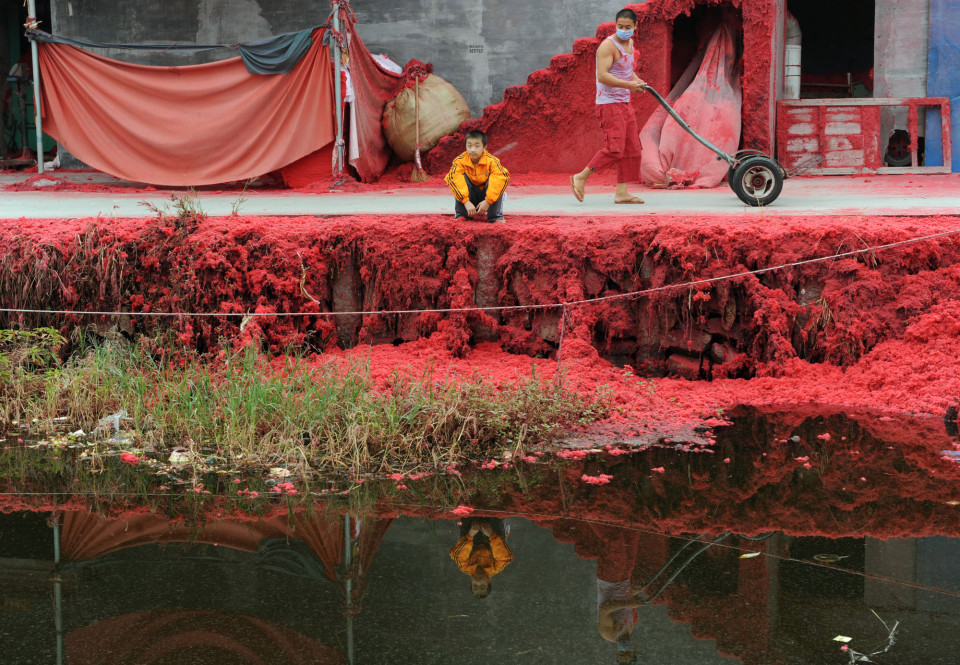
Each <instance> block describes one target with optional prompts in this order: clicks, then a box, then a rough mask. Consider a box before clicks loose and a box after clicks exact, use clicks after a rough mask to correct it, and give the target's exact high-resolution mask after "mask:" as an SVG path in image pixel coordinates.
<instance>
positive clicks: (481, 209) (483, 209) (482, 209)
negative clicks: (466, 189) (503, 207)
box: [477, 199, 490, 215]
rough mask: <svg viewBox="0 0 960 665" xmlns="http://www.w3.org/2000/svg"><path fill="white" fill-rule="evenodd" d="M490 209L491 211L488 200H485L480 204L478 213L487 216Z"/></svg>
mask: <svg viewBox="0 0 960 665" xmlns="http://www.w3.org/2000/svg"><path fill="white" fill-rule="evenodd" d="M489 209H490V204H489V203H487V200H486V199H484V200H483V201H481V202H480V205H478V206H477V213H478V214H481V215H482V214H485V213H486V212H487V210H489Z"/></svg>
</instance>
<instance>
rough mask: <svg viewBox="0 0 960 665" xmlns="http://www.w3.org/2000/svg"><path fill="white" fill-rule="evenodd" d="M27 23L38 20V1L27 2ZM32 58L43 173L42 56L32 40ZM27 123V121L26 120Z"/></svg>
mask: <svg viewBox="0 0 960 665" xmlns="http://www.w3.org/2000/svg"><path fill="white" fill-rule="evenodd" d="M27 14H29V16H27V21H28V22H29V21H30V19H33V20H36V18H37V2H36V0H27ZM30 58H31V60H32V61H33V113H34V123H33V124H34V128H35V129H36V132H37V173H43V121H42V120H41V119H40V55H39V53H38V51H37V40H35V39H31V40H30ZM24 122H26V119H24Z"/></svg>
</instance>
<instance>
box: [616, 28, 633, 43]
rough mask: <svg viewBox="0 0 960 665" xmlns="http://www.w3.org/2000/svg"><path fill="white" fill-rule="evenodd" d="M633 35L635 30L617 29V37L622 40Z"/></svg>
mask: <svg viewBox="0 0 960 665" xmlns="http://www.w3.org/2000/svg"><path fill="white" fill-rule="evenodd" d="M631 37H633V30H617V39H619V40H620V41H622V42H625V41H627V40H628V39H630V38H631Z"/></svg>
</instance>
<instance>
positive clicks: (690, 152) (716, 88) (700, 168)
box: [640, 25, 741, 187]
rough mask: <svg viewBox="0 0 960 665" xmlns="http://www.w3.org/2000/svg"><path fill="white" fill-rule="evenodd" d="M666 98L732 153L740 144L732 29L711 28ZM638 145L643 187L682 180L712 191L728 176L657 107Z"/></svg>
mask: <svg viewBox="0 0 960 665" xmlns="http://www.w3.org/2000/svg"><path fill="white" fill-rule="evenodd" d="M666 99H667V101H668V102H669V103H670V105H671V106H673V108H674V109H675V110H676V111H677V113H678V114H679V115H680V117H681V118H683V119H684V120H685V121H686V122H687V124H688V125H690V127H691V128H692V129H693V130H694V131H695V132H697V133H698V134H699V135H700V136H702V137H704V138H705V139H707V140H708V141H710V142H711V143H713V144H714V145H715V146H717V147H718V148H720V149H721V150H723V151H724V152H727V153H733V152H736V150H737V147H738V146H739V144H740V124H741V123H740V110H741V92H740V74H739V65H738V63H737V57H736V44H735V41H734V36H733V30H732V29H731V28H730V27H729V26H728V25H721V26H720V27H718V28H717V29H716V31H715V32H714V33H713V36H712V37H711V38H710V40H709V42H708V43H707V45H706V47H705V48H704V49H701V50H700V51H699V52H698V53H697V56H696V57H695V58H694V59H693V61H692V62H691V63H690V65H689V66H688V67H687V69H686V71H685V72H684V73H683V75H682V76H681V77H680V80H679V81H678V82H677V84H676V85H675V86H674V87H673V90H671V91H670V94H669V95H668V96H667V98H666ZM640 143H641V145H642V147H643V156H642V159H641V164H640V174H641V177H642V178H643V181H644V182H645V183H646V184H648V185H667V184H670V183H671V181H673V182H676V181H678V180H683V181H685V183H686V184H692V185H695V186H697V187H715V186H717V185H718V184H720V182H722V181H723V178H724V177H725V176H726V174H727V168H728V165H727V163H726V162H724V161H718V160H717V156H716V155H715V154H714V153H713V152H712V151H711V150H710V149H708V148H706V147H704V146H703V145H701V144H700V143H699V142H698V141H697V140H696V139H695V138H693V136H691V135H690V134H689V133H687V132H686V130H684V129H683V128H682V127H680V125H679V124H677V123H676V122H675V121H674V120H673V119H672V118H671V117H670V116H668V115H667V112H666V110H664V109H663V108H658V109H657V110H656V111H655V112H654V114H653V115H652V116H650V119H649V120H648V121H647V123H646V124H645V125H644V127H643V129H642V130H641V131H640ZM671 171H673V172H674V173H677V174H678V175H677V176H673V175H672V174H671V173H670V172H671ZM679 174H684V175H679Z"/></svg>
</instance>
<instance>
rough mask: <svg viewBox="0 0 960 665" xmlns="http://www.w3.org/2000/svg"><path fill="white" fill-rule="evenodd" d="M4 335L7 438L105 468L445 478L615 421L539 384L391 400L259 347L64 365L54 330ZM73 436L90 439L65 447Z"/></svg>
mask: <svg viewBox="0 0 960 665" xmlns="http://www.w3.org/2000/svg"><path fill="white" fill-rule="evenodd" d="M5 332H6V333H9V334H7V335H6V337H5V338H2V339H0V374H2V379H3V381H2V383H0V403H2V405H3V411H2V413H0V435H3V434H4V433H6V438H7V441H8V442H9V440H10V437H11V436H13V434H12V433H13V432H15V431H16V432H19V433H20V434H17V435H16V436H18V437H19V436H20V435H27V436H28V439H31V438H32V439H33V440H34V442H35V443H41V442H44V443H48V444H53V446H54V448H66V449H70V450H80V449H82V450H81V452H79V453H77V455H78V456H80V457H81V458H83V459H85V460H87V461H88V463H89V465H90V468H91V469H94V470H97V469H104V468H106V467H105V466H104V461H103V460H104V459H105V456H106V457H109V456H110V455H111V454H116V453H117V452H118V451H120V450H124V451H128V452H131V453H133V454H135V455H136V456H138V457H142V458H144V459H147V460H152V461H155V462H163V463H169V464H176V465H180V466H192V467H194V468H197V469H200V468H201V467H203V468H204V469H205V470H220V471H223V470H230V471H237V470H244V469H266V468H273V469H275V470H276V469H280V471H277V473H278V474H279V475H280V477H284V476H286V475H287V474H291V475H296V476H302V475H304V474H308V473H311V472H314V471H318V470H321V471H324V472H329V471H344V472H348V473H350V474H352V475H358V474H360V473H363V472H371V471H372V472H381V473H382V472H392V471H396V470H405V471H412V470H416V469H418V468H420V469H423V468H434V469H436V468H443V467H446V466H450V465H457V464H460V463H463V462H465V461H468V460H476V459H480V458H485V457H488V456H492V455H500V454H503V453H505V452H506V451H509V452H511V453H512V454H519V453H522V451H523V449H524V448H525V447H526V446H530V445H532V444H540V443H549V442H550V441H552V440H554V439H555V438H556V437H558V436H559V435H561V434H563V433H564V432H565V431H568V430H569V429H570V428H572V427H575V426H577V425H579V424H583V423H586V422H590V421H592V420H593V419H595V418H597V417H602V416H603V415H604V413H605V410H606V405H605V399H604V398H603V397H596V398H592V399H591V398H584V397H581V396H579V395H577V394H575V393H571V392H568V391H565V390H563V389H558V388H555V387H553V386H549V385H544V384H542V383H541V381H540V380H539V378H538V377H537V376H535V375H531V376H529V377H526V378H524V379H522V380H519V381H517V382H514V383H511V384H491V383H488V382H484V381H481V380H479V379H478V380H473V381H465V382H458V383H455V384H448V383H443V382H439V381H436V380H434V377H432V376H430V375H426V376H423V377H420V378H419V379H410V378H406V377H403V376H400V375H399V374H398V375H395V376H394V377H393V378H392V380H391V381H390V382H389V387H387V388H383V387H382V386H379V387H378V386H377V385H375V383H374V382H373V381H372V379H371V376H370V371H369V367H367V366H366V365H365V364H363V363H359V364H353V365H350V366H344V365H343V364H339V363H336V362H329V361H326V360H324V359H323V358H322V357H320V358H319V359H307V358H302V357H298V356H296V355H294V354H286V355H283V356H281V357H273V358H272V357H268V356H265V355H264V354H262V353H260V352H259V351H257V350H255V349H253V348H246V349H243V350H240V351H236V352H221V353H220V354H219V355H218V356H216V357H210V356H203V355H199V354H195V353H192V352H188V351H179V352H178V353H174V354H171V353H170V352H169V348H170V347H169V346H167V347H166V348H167V349H168V350H167V351H163V350H161V349H162V347H160V346H159V345H157V344H156V343H154V342H147V341H141V342H140V343H129V342H110V343H103V344H98V345H96V346H92V347H89V348H81V349H80V350H79V351H77V352H75V353H74V354H73V355H72V356H71V357H69V358H68V359H66V360H63V361H61V360H60V359H59V356H58V355H57V350H58V349H59V348H60V346H61V345H62V344H63V340H62V339H61V338H60V337H59V335H58V334H57V333H56V331H52V330H46V331H43V332H42V334H41V333H39V332H37V331H29V332H23V333H11V332H10V331H5ZM174 358H175V359H174ZM111 414H115V415H114V417H113V418H112V419H111V418H108V416H110V415H111ZM66 425H69V426H70V429H72V428H75V427H77V428H82V429H83V430H84V432H83V434H82V435H76V436H73V437H69V436H63V435H61V436H54V435H55V433H56V432H57V431H58V430H60V431H61V432H62V430H63V429H64V427H65V426H66ZM28 443H29V440H28ZM71 446H73V447H72V448H71ZM171 454H172V455H173V457H171Z"/></svg>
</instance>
